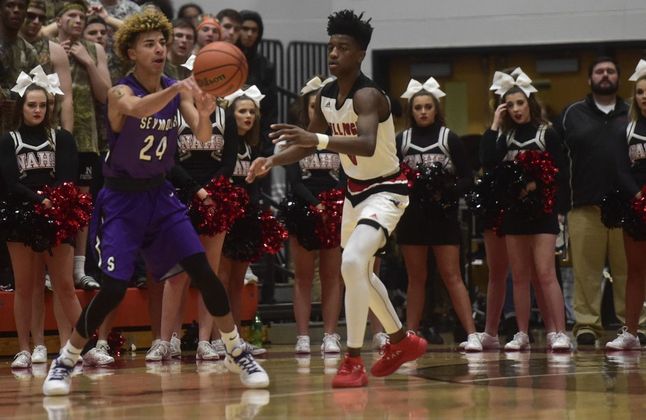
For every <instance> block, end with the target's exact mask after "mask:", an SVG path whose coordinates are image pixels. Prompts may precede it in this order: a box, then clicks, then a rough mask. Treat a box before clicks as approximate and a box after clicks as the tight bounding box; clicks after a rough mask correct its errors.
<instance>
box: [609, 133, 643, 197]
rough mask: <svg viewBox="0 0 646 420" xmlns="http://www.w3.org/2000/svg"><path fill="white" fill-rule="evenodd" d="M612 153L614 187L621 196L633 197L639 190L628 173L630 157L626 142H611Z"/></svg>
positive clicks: (629, 172)
mask: <svg viewBox="0 0 646 420" xmlns="http://www.w3.org/2000/svg"><path fill="white" fill-rule="evenodd" d="M612 146H613V147H612V151H613V155H614V164H615V167H616V170H615V171H614V172H615V177H616V178H615V185H616V187H617V188H619V191H620V192H621V194H622V195H625V196H626V197H630V198H632V197H634V196H635V194H637V192H639V190H640V188H639V185H638V184H637V182H636V181H635V178H634V177H633V176H632V173H631V171H630V166H631V165H630V156H629V154H628V142H627V141H626V140H624V141H616V142H612Z"/></svg>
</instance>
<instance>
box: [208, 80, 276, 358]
mask: <svg viewBox="0 0 646 420" xmlns="http://www.w3.org/2000/svg"><path fill="white" fill-rule="evenodd" d="M264 97H265V95H263V94H262V93H261V92H260V91H259V90H258V88H257V87H256V86H251V87H250V88H248V89H247V90H244V91H243V90H238V91H236V92H234V93H232V94H231V95H229V96H227V97H225V98H224V99H225V100H227V101H228V102H229V104H228V106H227V110H226V118H227V127H228V126H231V130H229V129H228V128H227V132H226V137H225V139H224V142H225V144H226V143H232V144H234V145H235V147H236V152H237V157H236V161H235V165H234V169H233V174H232V178H231V179H232V181H233V183H234V184H235V185H237V186H240V187H243V188H245V189H246V190H247V192H248V193H249V197H250V205H251V207H253V206H254V205H258V201H259V195H260V191H259V189H258V188H257V185H256V184H248V183H247V182H246V181H245V177H246V176H247V172H248V170H249V166H250V165H251V162H252V161H253V159H255V158H256V156H257V153H258V151H259V148H260V101H261V100H262V99H263V98H264ZM248 209H249V207H248ZM240 222H241V220H240V219H239V220H238V221H237V222H236V223H235V224H234V228H235V226H236V225H238V226H240V225H239V223H240ZM234 228H232V229H234ZM234 242H235V241H234V240H232V239H231V235H230V234H227V236H226V238H225V243H224V249H223V253H222V258H221V260H220V268H219V271H218V276H219V277H220V279H221V280H222V283H223V284H224V287H225V288H226V289H227V292H228V295H229V300H230V304H231V312H232V313H233V318H234V319H235V321H236V323H237V324H238V325H240V312H241V307H242V287H243V286H244V279H245V274H246V273H247V268H248V267H249V264H250V261H242V260H240V259H239V256H238V255H236V249H237V247H238V246H244V245H245V244H236V243H234ZM247 346H248V348H249V349H250V350H251V352H252V354H253V355H254V356H258V355H261V354H264V353H266V352H267V350H266V349H264V348H259V347H256V346H253V345H251V344H249V343H247Z"/></svg>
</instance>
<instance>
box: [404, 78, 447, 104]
mask: <svg viewBox="0 0 646 420" xmlns="http://www.w3.org/2000/svg"><path fill="white" fill-rule="evenodd" d="M422 89H424V90H425V91H427V92H428V93H430V94H431V95H433V96H434V97H435V99H440V98H441V97H443V96H446V93H444V92H442V90H440V84H439V83H437V80H435V78H433V77H429V78H428V79H427V80H426V81H425V82H424V84H421V83H420V82H418V81H417V80H415V79H410V82H408V87H407V88H406V92H404V93H402V96H401V97H402V98H404V99H410V98H412V97H413V95H415V94H416V93H417V92H419V91H420V90H422Z"/></svg>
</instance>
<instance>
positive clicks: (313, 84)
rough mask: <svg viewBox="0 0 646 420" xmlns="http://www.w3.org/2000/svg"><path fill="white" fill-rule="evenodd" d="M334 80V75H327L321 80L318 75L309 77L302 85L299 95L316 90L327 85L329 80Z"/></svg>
mask: <svg viewBox="0 0 646 420" xmlns="http://www.w3.org/2000/svg"><path fill="white" fill-rule="evenodd" d="M333 80H334V77H328V78H327V79H325V80H321V78H320V77H318V76H314V77H313V78H311V79H310V81H309V82H307V83H306V84H305V86H303V89H301V96H303V95H307V94H308V93H310V92H316V91H317V90H319V89H321V88H322V87H323V86H325V85H327V84H328V83H330V82H331V81H333Z"/></svg>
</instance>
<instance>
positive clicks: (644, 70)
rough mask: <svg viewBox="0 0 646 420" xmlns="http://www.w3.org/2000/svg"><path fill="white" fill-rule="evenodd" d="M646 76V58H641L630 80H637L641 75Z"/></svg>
mask: <svg viewBox="0 0 646 420" xmlns="http://www.w3.org/2000/svg"><path fill="white" fill-rule="evenodd" d="M644 76H646V60H639V63H637V67H636V68H635V72H634V73H633V75H632V76H630V78H629V79H628V80H630V81H631V82H636V81H637V80H638V79H639V78H640V77H644Z"/></svg>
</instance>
